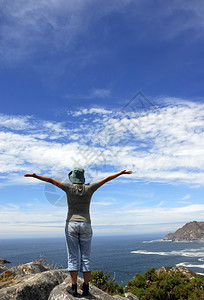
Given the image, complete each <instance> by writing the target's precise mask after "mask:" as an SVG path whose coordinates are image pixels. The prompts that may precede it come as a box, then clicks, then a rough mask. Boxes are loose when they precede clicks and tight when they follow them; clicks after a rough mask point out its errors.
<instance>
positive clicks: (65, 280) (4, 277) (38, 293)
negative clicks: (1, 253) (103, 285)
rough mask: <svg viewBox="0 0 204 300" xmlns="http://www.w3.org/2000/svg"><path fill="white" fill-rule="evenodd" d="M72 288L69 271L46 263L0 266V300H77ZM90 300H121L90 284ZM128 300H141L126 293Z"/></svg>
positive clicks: (79, 282) (119, 297)
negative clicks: (70, 291) (68, 289)
mask: <svg viewBox="0 0 204 300" xmlns="http://www.w3.org/2000/svg"><path fill="white" fill-rule="evenodd" d="M82 282H83V280H82V279H81V278H78V285H79V291H78V292H79V298H81V299H85V298H82V296H81V293H82V292H81V291H80V285H81V284H82ZM68 286H71V278H70V276H69V274H68V271H67V270H66V269H56V270H51V268H50V267H49V266H45V265H43V261H41V260H39V261H36V262H30V263H27V264H23V265H20V266H17V267H12V268H9V269H7V268H6V267H4V266H0V299H1V300H69V299H76V298H75V297H73V296H72V295H71V294H70V293H69V292H67V287H68ZM90 293H91V297H88V298H89V299H96V300H97V299H98V300H99V299H101V300H112V299H114V300H117V299H118V300H119V299H125V298H124V297H121V296H118V295H116V296H110V295H109V294H107V293H105V292H103V291H102V290H100V289H98V288H97V287H95V286H94V285H92V284H90ZM126 299H129V300H138V298H137V296H135V295H132V294H130V293H127V294H126Z"/></svg>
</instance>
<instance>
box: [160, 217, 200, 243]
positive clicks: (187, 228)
mask: <svg viewBox="0 0 204 300" xmlns="http://www.w3.org/2000/svg"><path fill="white" fill-rule="evenodd" d="M164 240H171V241H197V240H204V222H196V221H193V222H189V223H187V224H185V225H184V226H183V227H182V228H179V229H178V230H177V231H176V232H174V233H169V234H167V235H166V236H165V237H164Z"/></svg>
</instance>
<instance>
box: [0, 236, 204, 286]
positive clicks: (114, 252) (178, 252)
mask: <svg viewBox="0 0 204 300" xmlns="http://www.w3.org/2000/svg"><path fill="white" fill-rule="evenodd" d="M42 257H46V260H47V263H49V264H53V265H54V266H57V267H59V268H66V267H67V252H66V244H65V238H62V237H61V238H32V239H31V238H30V239H2V240H0V258H5V259H7V260H9V261H10V262H11V264H10V266H15V265H19V264H23V263H27V262H30V261H33V260H38V259H40V258H42ZM174 265H180V266H184V267H187V268H189V269H190V270H192V271H194V272H196V273H199V274H202V275H204V274H203V273H204V271H203V269H204V242H171V241H163V240H162V236H159V235H157V236H156V235H154V236H152V235H148V236H145V235H143V236H141V235H140V236H94V237H93V242H92V266H93V270H103V271H104V272H107V273H109V272H110V273H112V277H111V278H115V280H116V281H117V282H118V283H119V284H122V285H126V283H127V281H128V280H132V279H133V278H134V276H135V274H136V273H142V274H143V273H144V272H145V271H146V270H147V269H148V268H150V267H154V268H156V269H158V268H161V267H162V266H174ZM79 275H80V274H79Z"/></svg>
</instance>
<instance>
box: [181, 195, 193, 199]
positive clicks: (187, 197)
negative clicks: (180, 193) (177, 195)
mask: <svg viewBox="0 0 204 300" xmlns="http://www.w3.org/2000/svg"><path fill="white" fill-rule="evenodd" d="M189 198H191V195H190V194H188V195H186V196H184V197H182V198H181V200H187V199H189Z"/></svg>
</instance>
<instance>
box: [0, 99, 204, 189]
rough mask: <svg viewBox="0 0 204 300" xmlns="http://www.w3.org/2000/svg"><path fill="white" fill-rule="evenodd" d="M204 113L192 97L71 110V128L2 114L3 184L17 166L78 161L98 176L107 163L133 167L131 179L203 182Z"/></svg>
mask: <svg viewBox="0 0 204 300" xmlns="http://www.w3.org/2000/svg"><path fill="white" fill-rule="evenodd" d="M203 114H204V105H203V104H202V103H194V104H193V103H191V102H190V103H189V102H186V103H185V105H178V106H176V105H171V106H170V105H169V106H166V107H163V108H158V109H156V110H148V111H146V112H145V114H144V112H142V111H141V112H130V115H129V117H128V116H127V114H125V115H124V114H123V113H122V112H113V111H110V110H107V109H104V108H97V109H96V108H90V109H82V110H81V113H78V112H76V113H75V115H74V114H73V116H72V122H73V123H72V126H71V127H72V128H70V122H71V121H69V124H66V123H63V124H62V123H57V122H51V121H46V120H35V119H34V117H32V118H31V117H29V116H25V117H22V116H21V117H16V116H15V117H14V116H6V115H2V119H1V120H2V121H1V120H0V121H1V123H0V124H1V125H2V128H3V129H4V131H2V132H1V133H0V139H1V149H2V150H1V172H3V174H4V176H6V174H9V176H8V178H7V179H8V180H6V179H5V180H6V181H7V184H8V182H10V180H9V178H11V173H13V176H14V178H16V179H17V176H16V175H18V173H21V174H22V172H29V171H40V170H41V172H43V173H44V172H49V174H50V173H52V172H53V171H54V170H55V172H60V171H62V172H65V171H67V169H69V168H72V167H73V166H74V165H76V164H78V165H81V166H83V167H85V168H86V169H89V168H91V169H95V173H97V176H96V177H98V175H99V174H100V175H101V176H102V175H103V174H105V172H106V171H105V167H107V166H112V167H114V168H115V169H121V168H132V169H133V170H134V174H133V175H132V177H131V178H132V179H133V180H134V179H135V180H138V179H142V180H147V181H158V182H172V183H178V182H183V183H188V184H189V183H194V184H201V185H203V184H204V172H203V171H204V161H203V157H204V131H203V128H204V120H203ZM84 115H86V118H84ZM79 118H81V119H79ZM5 120H6V121H5ZM76 124H77V125H76ZM80 124H81V125H80ZM16 129H18V130H16ZM96 170H97V171H96ZM5 178H6V177H5ZM14 182H15V181H14ZM17 182H19V181H18V180H17Z"/></svg>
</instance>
